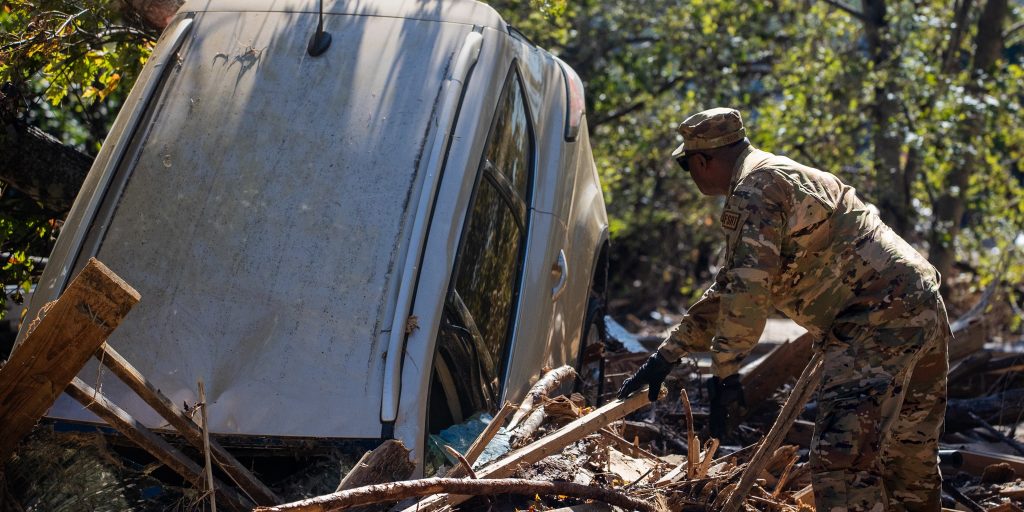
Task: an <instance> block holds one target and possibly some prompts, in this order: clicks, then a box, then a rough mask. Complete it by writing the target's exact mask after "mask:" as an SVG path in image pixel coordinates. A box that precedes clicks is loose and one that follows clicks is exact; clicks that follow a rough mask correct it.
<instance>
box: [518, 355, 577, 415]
mask: <svg viewBox="0 0 1024 512" xmlns="http://www.w3.org/2000/svg"><path fill="white" fill-rule="evenodd" d="M575 377H576V370H575V369H574V368H573V367H572V366H568V365H567V366H562V367H559V368H555V369H554V370H551V371H549V372H547V373H546V374H544V376H543V377H541V378H540V380H538V381H537V383H536V384H534V385H533V387H531V388H530V391H529V392H528V393H526V398H524V399H523V403H522V404H520V405H519V410H517V411H516V413H515V414H514V415H513V416H512V421H510V422H509V424H508V429H509V430H512V429H514V428H516V426H518V425H519V422H521V421H523V420H524V419H525V418H526V416H527V415H529V414H530V412H532V411H533V408H534V406H535V404H537V403H539V402H541V399H542V398H543V397H546V396H548V393H550V392H552V391H554V390H555V389H557V388H558V386H561V385H562V383H563V382H565V381H566V380H567V379H570V378H575Z"/></svg>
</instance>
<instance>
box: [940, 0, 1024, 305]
mask: <svg viewBox="0 0 1024 512" xmlns="http://www.w3.org/2000/svg"><path fill="white" fill-rule="evenodd" d="M1008 14H1009V8H1008V5H1007V0H988V1H987V2H985V6H984V7H983V8H982V12H981V17H980V18H979V19H978V30H977V36H975V37H976V39H975V50H974V58H973V62H972V64H971V80H970V82H968V84H967V87H966V89H967V94H968V95H969V96H972V97H973V98H974V101H971V102H964V104H965V105H968V107H967V108H968V110H967V111H966V113H965V114H966V115H965V118H964V120H963V122H962V123H960V125H959V129H958V130H957V134H958V137H956V140H957V145H958V147H962V148H963V153H962V155H961V156H960V158H959V163H958V164H956V165H955V166H954V167H953V169H952V170H951V171H950V173H949V175H947V176H946V180H945V187H944V190H943V191H942V194H941V195H940V196H939V198H938V199H937V200H936V202H935V205H934V210H935V216H936V219H937V221H936V223H935V227H934V229H933V231H932V233H931V246H930V251H929V255H928V257H929V259H930V260H931V262H932V264H933V265H935V268H937V269H938V270H939V273H941V274H942V276H943V281H944V282H943V286H942V290H943V295H946V293H947V291H948V285H947V284H946V282H947V280H948V279H949V278H950V277H951V275H952V270H953V264H954V263H955V262H956V238H957V235H959V234H960V225H961V222H962V220H963V216H964V213H965V212H966V210H967V208H966V201H965V200H964V199H965V195H966V193H967V186H968V185H969V177H970V173H971V172H972V171H973V170H974V169H975V167H977V166H979V165H984V164H983V162H984V156H983V155H981V154H980V153H979V151H978V148H979V147H980V146H981V141H980V140H978V139H979V137H980V136H981V132H982V129H983V128H984V116H985V112H984V111H983V110H981V109H980V108H979V107H977V106H976V105H984V104H985V103H984V101H983V100H984V98H982V96H983V95H984V94H985V91H984V86H983V85H982V84H983V83H984V80H986V78H987V75H988V74H989V73H990V72H991V71H992V69H993V68H994V67H995V64H996V61H997V60H998V59H999V54H1000V52H1001V51H1002V48H1003V25H1004V24H1005V23H1006V18H1007V16H1008ZM971 105H975V106H971Z"/></svg>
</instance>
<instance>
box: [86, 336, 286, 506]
mask: <svg viewBox="0 0 1024 512" xmlns="http://www.w3.org/2000/svg"><path fill="white" fill-rule="evenodd" d="M96 358H97V359H99V360H100V362H101V363H103V365H104V366H106V367H107V368H109V369H110V371H111V372H112V373H113V374H114V375H116V376H117V378H119V379H121V381H122V382H124V383H125V384H127V385H128V387H129V388H131V390H132V391H134V392H135V394H136V395H138V396H139V398H142V400H143V401H144V402H146V404H147V405H149V406H150V407H152V408H153V410H154V411H156V412H157V414H159V415H160V416H161V417H162V418H163V419H165V420H166V421H167V423H169V424H170V425H171V426H172V427H174V429H175V430H177V431H178V432H179V433H180V434H181V435H182V436H183V437H184V438H185V440H186V441H188V443H189V444H191V445H192V446H193V447H194V448H196V449H197V450H200V451H203V449H204V448H203V432H202V430H201V429H200V428H199V426H198V425H196V423H195V421H193V420H192V417H191V416H189V415H188V413H186V412H185V411H183V410H181V408H180V407H178V406H177V405H175V404H174V403H173V402H171V401H170V399H168V398H167V397H166V396H164V394H163V393H161V392H160V390H159V389H157V388H156V386H154V385H153V384H152V383H151V382H149V381H148V380H147V379H146V377H144V376H143V375H142V374H141V373H139V371H138V370H137V369H135V367H134V366H132V364H131V363H129V362H128V360H126V359H125V358H124V357H122V356H121V354H119V353H118V352H117V351H116V350H114V348H113V347H111V346H110V345H109V344H106V343H104V344H103V345H101V346H100V348H99V349H97V350H96ZM210 452H211V453H210V455H211V456H212V457H213V460H214V462H216V463H217V466H218V467H220V468H221V469H222V470H224V473H226V474H227V475H228V477H229V478H230V479H231V480H232V481H234V482H235V484H236V485H238V487H239V488H240V489H242V491H243V492H245V493H246V494H247V495H249V497H250V498H252V500H253V501H254V502H255V503H256V504H257V505H275V504H277V503H281V499H280V498H278V496H277V495H276V494H274V491H271V490H270V488H268V487H267V486H266V485H264V484H263V482H261V481H260V480H259V479H258V478H256V476H255V475H253V474H252V473H251V472H250V471H249V470H248V469H246V468H245V466H244V465H242V463H241V462H239V461H238V459H236V458H235V457H234V456H233V455H231V453H229V452H228V451H227V450H225V449H224V447H223V446H221V445H220V443H218V442H217V440H216V439H213V438H211V439H210Z"/></svg>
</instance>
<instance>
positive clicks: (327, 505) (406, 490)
mask: <svg viewBox="0 0 1024 512" xmlns="http://www.w3.org/2000/svg"><path fill="white" fill-rule="evenodd" d="M442 493H447V494H461V495H471V496H480V495H494V494H522V495H526V496H533V495H535V494H547V495H562V496H572V497H574V498H583V499H591V500H597V501H601V502H604V503H608V504H610V505H614V506H617V507H622V508H624V509H626V510H642V511H644V512H655V511H656V510H657V507H656V506H655V505H654V503H653V500H651V501H645V500H640V499H637V498H633V497H631V496H627V495H626V494H623V493H620V492H617V491H614V490H611V489H605V488H603V487H591V486H587V485H580V484H574V483H570V482H548V481H538V480H524V479H520V478H496V479H493V480H490V479H488V480H466V479H462V478H424V479H422V480H409V481H405V482H393V483H389V484H378V485H368V486H366V487H357V488H355V489H350V490H347V491H341V492H336V493H334V494H327V495H324V496H318V497H316V498H310V499H307V500H302V501H296V502H293V503H287V504H284V505H277V506H274V507H258V508H256V509H255V510H256V512H284V511H295V512H299V511H302V512H314V511H323V510H341V509H346V508H351V507H358V506H363V505H372V504H374V503H386V502H392V501H401V500H404V499H406V498H413V497H418V496H430V495H433V494H442Z"/></svg>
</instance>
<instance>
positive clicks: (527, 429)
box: [509, 405, 547, 448]
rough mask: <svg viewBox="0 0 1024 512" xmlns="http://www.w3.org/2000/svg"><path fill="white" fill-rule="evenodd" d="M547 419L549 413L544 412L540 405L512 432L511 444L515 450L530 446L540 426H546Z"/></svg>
mask: <svg viewBox="0 0 1024 512" xmlns="http://www.w3.org/2000/svg"><path fill="white" fill-rule="evenodd" d="M545 417H547V413H546V412H545V410H544V406H543V405H540V406H538V407H536V408H535V409H534V410H533V412H531V413H530V415H529V416H527V417H526V419H525V420H523V421H522V423H520V424H519V426H517V427H516V428H515V430H513V431H512V435H511V436H510V440H509V444H510V445H512V447H513V448H519V447H521V446H525V445H527V444H530V438H532V437H533V434H535V433H536V432H537V430H538V429H539V428H540V426H541V425H543V424H544V419H545Z"/></svg>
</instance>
